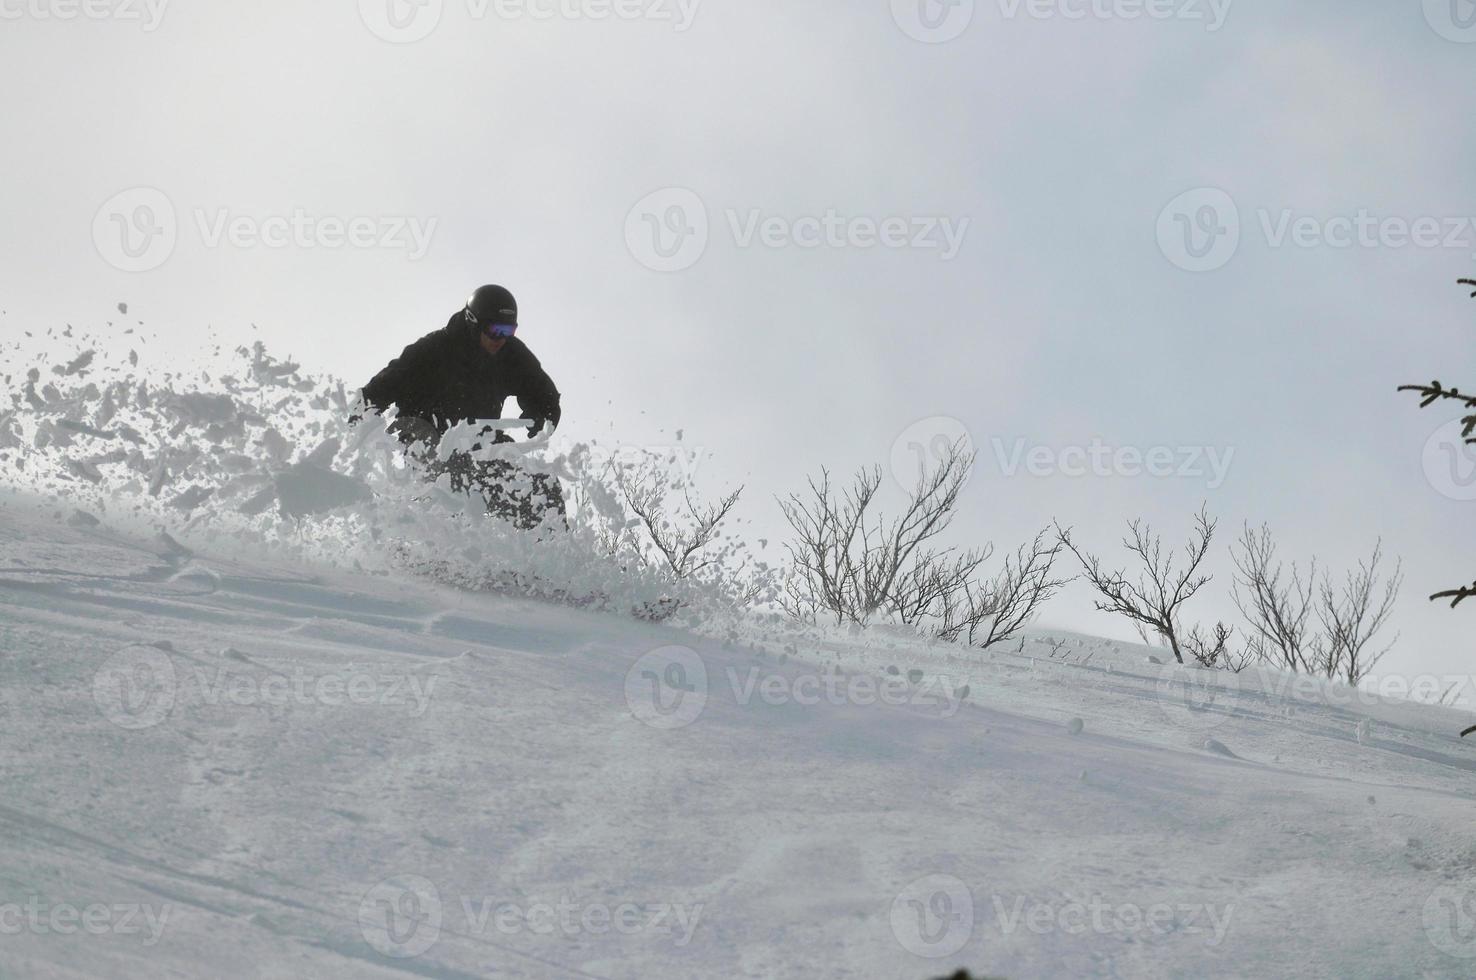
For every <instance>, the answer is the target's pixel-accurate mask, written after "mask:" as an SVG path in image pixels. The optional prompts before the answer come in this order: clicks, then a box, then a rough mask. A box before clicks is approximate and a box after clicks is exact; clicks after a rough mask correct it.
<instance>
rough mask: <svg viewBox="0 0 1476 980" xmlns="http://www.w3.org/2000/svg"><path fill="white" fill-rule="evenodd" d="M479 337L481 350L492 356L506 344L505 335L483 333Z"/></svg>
mask: <svg viewBox="0 0 1476 980" xmlns="http://www.w3.org/2000/svg"><path fill="white" fill-rule="evenodd" d="M481 338H482V350H484V351H486V352H487V353H488V354H490V355H492V356H493V357H495V356H497V354H498V353H499V352H501V350H502V348H504V347H506V346H507V338H506V337H489V336H488V335H487V334H485V333H484V334H482V335H481Z"/></svg>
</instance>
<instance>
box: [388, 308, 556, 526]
mask: <svg viewBox="0 0 1476 980" xmlns="http://www.w3.org/2000/svg"><path fill="white" fill-rule="evenodd" d="M517 332H518V304H517V301H516V300H515V299H514V298H513V294H512V293H510V292H508V291H507V290H506V289H504V288H503V287H501V286H483V287H481V288H480V289H478V290H477V291H476V292H474V293H472V295H471V298H470V299H468V300H467V302H466V306H465V308H464V309H462V310H460V311H458V312H457V313H456V314H454V315H453V316H452V317H451V319H450V321H449V322H448V323H447V324H446V326H445V327H443V328H442V329H440V330H437V331H435V332H433V333H430V334H427V335H426V336H424V337H422V338H420V339H419V340H417V341H416V342H415V343H413V344H411V345H410V346H409V347H406V348H405V350H404V352H403V353H401V354H400V356H399V357H397V358H396V359H395V360H393V361H391V362H390V364H389V365H388V366H387V367H386V368H385V369H384V370H383V371H380V372H379V373H378V374H377V375H375V376H374V379H373V380H372V381H370V382H369V383H368V384H367V385H365V386H364V401H365V403H366V404H367V405H368V406H369V407H370V408H372V409H373V410H374V411H375V412H376V413H383V412H385V411H386V410H387V409H389V407H390V406H391V405H393V406H395V407H396V408H397V409H398V410H399V414H398V416H397V417H396V419H395V422H394V424H393V425H392V426H391V430H392V431H394V432H396V433H397V434H398V435H399V437H400V441H402V442H404V443H406V444H407V445H412V444H421V445H423V446H427V447H429V446H434V445H435V444H436V442H437V441H439V440H440V438H441V436H443V435H445V434H446V431H447V430H448V429H450V428H451V427H452V426H454V425H457V424H458V423H461V422H478V421H482V420H488V419H500V418H502V406H503V403H504V402H505V401H506V400H507V398H508V396H512V397H514V398H516V399H517V400H518V407H519V409H521V411H522V416H521V417H522V418H524V419H528V420H531V421H532V422H533V426H532V427H531V428H530V429H529V430H528V432H529V438H533V437H535V436H537V435H539V434H540V433H541V432H542V431H543V429H544V427H545V426H549V425H551V426H554V427H557V426H558V424H559V418H560V415H561V412H560V408H559V389H558V388H557V386H555V385H554V383H553V379H552V378H550V377H549V376H548V373H547V372H546V371H544V370H543V366H542V365H541V364H540V363H539V362H538V358H537V357H535V356H534V355H533V352H532V351H530V350H529V349H528V346H527V345H526V344H524V343H523V342H522V340H520V339H519V338H518V337H517V336H516V334H517ZM482 431H483V433H489V432H491V427H488V428H487V429H483V430H482ZM493 441H494V442H498V443H505V442H512V441H513V439H512V437H511V436H509V435H508V434H507V433H506V432H501V431H499V432H497V433H496V435H495V438H494V440H493ZM441 473H449V474H450V476H451V486H452V489H454V490H456V491H458V492H463V493H464V492H471V491H477V492H480V493H482V494H483V496H484V497H485V498H486V501H487V509H488V510H489V511H490V512H492V513H494V514H498V515H500V516H503V517H506V518H509V519H512V520H515V521H517V522H518V523H519V524H520V525H521V526H523V527H525V528H528V527H535V526H537V525H538V524H540V523H541V522H542V521H543V519H544V518H545V517H546V516H547V514H548V512H549V511H556V512H557V513H558V514H559V515H560V516H561V517H562V516H563V513H564V500H563V494H562V492H561V491H560V489H559V484H558V480H557V479H554V478H552V477H549V476H546V475H545V474H542V473H530V474H526V478H527V480H528V481H529V482H531V484H532V492H531V493H520V492H519V491H518V490H517V489H515V486H514V484H517V483H519V482H522V481H521V480H520V476H522V475H523V474H522V470H521V469H520V468H519V467H517V466H515V465H514V464H512V463H510V462H508V461H506V460H476V459H473V458H472V457H471V456H469V455H467V454H465V453H461V452H457V453H453V454H452V455H451V458H450V459H448V460H446V461H445V462H438V463H437V464H436V465H435V466H434V467H432V470H431V475H432V478H435V477H438V476H440V475H441Z"/></svg>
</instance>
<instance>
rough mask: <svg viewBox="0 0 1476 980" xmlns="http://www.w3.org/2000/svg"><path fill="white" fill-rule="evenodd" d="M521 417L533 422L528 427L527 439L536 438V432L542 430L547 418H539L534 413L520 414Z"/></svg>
mask: <svg viewBox="0 0 1476 980" xmlns="http://www.w3.org/2000/svg"><path fill="white" fill-rule="evenodd" d="M521 418H525V419H527V420H528V421H530V422H532V423H533V425H532V427H531V428H529V429H528V438H529V439H536V438H538V434H539V433H540V432H542V431H543V427H544V426H545V425H547V424H548V419H541V418H539V417H538V416H536V415H523V416H521Z"/></svg>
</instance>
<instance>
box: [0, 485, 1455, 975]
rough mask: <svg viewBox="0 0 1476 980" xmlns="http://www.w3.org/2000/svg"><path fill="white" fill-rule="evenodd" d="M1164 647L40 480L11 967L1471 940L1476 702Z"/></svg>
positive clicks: (744, 957)
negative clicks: (607, 592)
mask: <svg viewBox="0 0 1476 980" xmlns="http://www.w3.org/2000/svg"><path fill="white" fill-rule="evenodd" d="M69 517H70V518H71V521H70V523H69V521H68V518H69ZM768 635H769V636H770V637H772V635H773V634H772V633H770V634H768ZM1150 656H1161V651H1150V650H1148V649H1146V648H1143V647H1135V646H1132V645H1127V644H1118V643H1111V642H1108V641H1105V640H1097V639H1092V638H1089V637H1081V636H1068V635H1063V634H1059V633H1056V634H1052V633H1050V632H1049V631H1044V630H1036V631H1033V632H1032V633H1031V635H1030V637H1029V639H1028V641H1027V642H1025V643H1024V644H1023V646H1022V645H1021V644H1019V643H1018V642H1016V643H1012V644H1010V645H1009V646H1008V647H1007V648H1006V649H1003V650H997V651H992V652H990V653H988V654H984V653H981V652H979V651H973V650H967V649H960V648H957V647H947V646H940V645H929V644H926V643H923V642H921V641H918V640H916V639H913V638H909V637H906V636H903V635H899V634H894V633H891V632H888V631H885V630H874V631H871V632H870V633H868V634H865V635H847V634H838V635H834V636H830V635H807V636H801V635H796V636H794V637H792V638H791V639H789V640H788V641H778V642H776V641H774V640H773V639H772V638H770V639H767V640H766V641H765V642H764V643H763V644H762V645H756V644H755V642H754V641H753V640H752V638H751V637H749V636H745V635H739V636H735V637H734V638H733V639H731V640H728V641H726V642H725V641H722V640H713V639H710V638H704V637H700V636H698V635H694V634H690V633H685V632H681V631H678V630H676V629H674V628H670V627H660V626H653V625H649V624H642V623H638V622H635V621H633V620H629V619H624V618H620V617H616V616H612V615H609V614H601V613H596V612H590V611H580V610H575V609H570V608H565V607H560V606H554V605H545V604H541V603H534V602H531V601H528V600H523V599H511V598H504V597H499V596H491V595H479V594H469V593H464V592H460V591H455V590H451V589H448V588H444V587H440V586H436V585H433V584H430V583H426V582H423V581H419V580H417V579H414V578H412V577H404V576H385V575H379V576H372V575H357V576H355V575H351V574H349V573H346V572H343V571H338V570H332V569H321V568H315V567H311V566H307V565H304V564H298V563H294V562H292V561H288V560H285V559H284V560H280V561H267V560H260V559H250V560H248V559H244V558H241V557H233V556H225V555H212V554H210V553H204V552H202V553H189V552H187V551H184V550H182V549H181V548H179V547H176V546H175V545H174V544H173V543H171V542H168V541H166V540H163V539H156V540H151V539H149V538H147V537H146V536H143V535H133V536H130V535H127V534H124V533H122V532H116V531H108V530H107V529H106V528H105V527H101V526H92V525H90V524H89V523H88V522H86V521H80V520H78V519H76V518H75V516H74V515H70V514H69V512H68V510H67V509H53V508H45V507H42V508H39V509H38V508H36V507H35V506H33V505H31V504H29V503H27V502H26V501H24V500H10V501H8V502H7V503H6V504H5V506H4V508H3V509H0V708H3V719H4V723H3V736H0V738H3V742H0V748H3V753H0V758H3V777H0V778H3V794H0V975H3V976H6V977H104V976H106V977H124V976H127V977H205V976H210V977H288V976H292V977H345V976H366V977H378V976H383V977H392V976H423V977H609V978H653V977H678V978H687V977H694V978H706V977H713V978H732V977H796V978H798V977H857V978H874V977H880V978H925V977H932V976H939V975H943V974H946V973H951V972H952V971H953V970H954V969H956V968H958V967H960V966H967V967H969V968H970V969H972V970H973V971H975V972H976V973H978V974H985V975H991V976H1001V977H1009V978H1028V977H1134V978H1136V977H1160V976H1161V977H1170V976H1172V977H1185V976H1204V977H1272V976H1275V977H1288V976H1295V977H1338V978H1346V977H1377V978H1384V977H1464V976H1471V975H1473V974H1476V919H1473V911H1476V847H1473V844H1472V828H1473V827H1476V804H1473V798H1476V778H1473V769H1476V746H1471V745H1467V744H1463V743H1462V742H1461V741H1460V740H1459V739H1458V738H1456V737H1455V733H1456V732H1457V731H1459V730H1460V728H1462V727H1464V725H1465V724H1466V723H1468V722H1469V716H1468V715H1467V714H1465V713H1463V712H1459V711H1454V710H1450V709H1441V708H1432V707H1425V706H1418V705H1413V704H1404V703H1398V702H1392V701H1385V702H1379V703H1371V702H1370V701H1369V699H1367V698H1357V697H1353V696H1351V694H1350V693H1349V692H1347V691H1346V689H1340V688H1330V687H1324V686H1322V685H1310V686H1308V685H1306V684H1305V683H1303V684H1300V685H1294V684H1292V683H1291V682H1290V680H1289V679H1287V678H1283V677H1278V676H1276V675H1265V676H1260V675H1257V676H1252V675H1242V676H1241V677H1240V678H1239V679H1234V680H1227V679H1225V678H1223V677H1222V678H1219V680H1218V682H1217V683H1205V682H1203V681H1202V680H1201V679H1196V678H1198V677H1199V675H1197V674H1195V673H1191V672H1180V671H1177V670H1176V669H1174V668H1170V667H1166V666H1159V665H1157V664H1154V663H1152V662H1151V661H1150V659H1149V658H1150ZM893 670H895V671H896V672H897V673H896V674H893V673H892V671H893ZM914 672H916V673H914ZM964 687H967V692H966V693H965V692H964V691H963V690H962V689H963V688H964Z"/></svg>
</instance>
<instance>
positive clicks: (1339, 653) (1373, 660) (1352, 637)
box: [1317, 542, 1404, 684]
mask: <svg viewBox="0 0 1476 980" xmlns="http://www.w3.org/2000/svg"><path fill="white" fill-rule="evenodd" d="M1383 558H1384V550H1383V543H1382V542H1380V543H1378V544H1375V545H1374V550H1373V554H1372V555H1371V556H1370V557H1369V559H1368V560H1367V561H1360V562H1359V563H1358V568H1357V570H1355V571H1350V572H1349V573H1348V574H1347V577H1346V578H1345V579H1344V581H1343V585H1342V588H1341V589H1337V590H1334V588H1333V583H1332V580H1331V579H1330V578H1328V577H1326V576H1324V577H1323V580H1322V584H1321V586H1320V587H1319V588H1318V597H1317V617H1318V619H1319V620H1321V622H1322V629H1323V633H1324V636H1325V637H1326V642H1325V643H1324V645H1323V655H1322V659H1321V662H1320V664H1319V665H1318V666H1319V667H1320V669H1321V672H1322V673H1323V674H1324V675H1326V676H1327V677H1331V678H1337V677H1341V678H1342V679H1343V680H1345V681H1347V682H1348V683H1349V684H1357V683H1358V682H1359V681H1361V680H1363V678H1364V677H1366V676H1368V674H1369V673H1370V672H1371V671H1372V670H1373V669H1374V667H1376V666H1378V663H1379V661H1380V660H1382V659H1384V656H1385V655H1386V654H1387V653H1388V652H1389V650H1390V649H1392V648H1393V645H1394V643H1396V642H1397V641H1398V639H1399V637H1398V636H1397V635H1396V636H1395V637H1394V639H1393V640H1390V641H1389V643H1388V645H1386V646H1384V647H1383V648H1382V649H1379V648H1377V647H1376V644H1375V640H1374V638H1375V637H1376V636H1378V634H1379V633H1380V632H1381V631H1382V630H1383V629H1384V627H1385V626H1386V625H1387V624H1388V622H1389V616H1390V615H1391V614H1392V613H1393V611H1394V602H1395V600H1396V599H1398V597H1399V587H1400V585H1402V584H1403V582H1404V572H1403V563H1402V562H1395V565H1394V571H1393V572H1392V573H1391V574H1390V575H1389V578H1388V580H1387V581H1384V580H1383V573H1382V572H1381V571H1380V569H1379V566H1380V564H1381V563H1382V562H1383Z"/></svg>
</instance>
